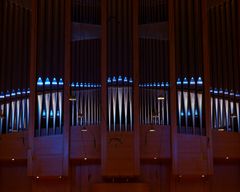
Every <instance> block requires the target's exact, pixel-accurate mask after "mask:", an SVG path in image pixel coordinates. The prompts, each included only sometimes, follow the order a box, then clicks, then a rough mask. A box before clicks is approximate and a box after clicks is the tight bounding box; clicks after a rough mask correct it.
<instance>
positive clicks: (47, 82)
mask: <svg viewBox="0 0 240 192" xmlns="http://www.w3.org/2000/svg"><path fill="white" fill-rule="evenodd" d="M44 84H45V85H51V82H50V80H49V78H48V77H47V78H46V80H45V83H44Z"/></svg>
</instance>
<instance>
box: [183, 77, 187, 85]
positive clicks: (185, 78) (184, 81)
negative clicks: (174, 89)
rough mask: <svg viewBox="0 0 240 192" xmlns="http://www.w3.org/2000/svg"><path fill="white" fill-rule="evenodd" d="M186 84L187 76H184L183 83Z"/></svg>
mask: <svg viewBox="0 0 240 192" xmlns="http://www.w3.org/2000/svg"><path fill="white" fill-rule="evenodd" d="M187 84H188V80H187V77H184V79H183V85H187Z"/></svg>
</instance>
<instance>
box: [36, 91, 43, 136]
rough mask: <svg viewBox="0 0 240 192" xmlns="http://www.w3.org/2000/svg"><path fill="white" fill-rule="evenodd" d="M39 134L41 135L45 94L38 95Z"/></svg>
mask: <svg viewBox="0 0 240 192" xmlns="http://www.w3.org/2000/svg"><path fill="white" fill-rule="evenodd" d="M37 99H38V136H40V135H41V119H42V102H43V95H38V96H37Z"/></svg>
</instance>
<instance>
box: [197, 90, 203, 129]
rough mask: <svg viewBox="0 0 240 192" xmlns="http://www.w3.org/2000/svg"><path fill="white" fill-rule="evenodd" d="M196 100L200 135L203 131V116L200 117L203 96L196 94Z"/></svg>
mask: <svg viewBox="0 0 240 192" xmlns="http://www.w3.org/2000/svg"><path fill="white" fill-rule="evenodd" d="M197 98H198V109H199V121H200V134H202V133H203V131H202V130H203V116H202V112H203V110H202V106H203V94H202V93H198V94H197Z"/></svg>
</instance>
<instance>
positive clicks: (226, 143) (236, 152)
mask: <svg viewBox="0 0 240 192" xmlns="http://www.w3.org/2000/svg"><path fill="white" fill-rule="evenodd" d="M212 139H213V141H212V142H213V157H214V159H216V160H226V162H227V160H229V161H231V160H240V135H239V134H238V133H232V132H219V131H215V130H214V131H213V135H212ZM226 157H228V159H226Z"/></svg>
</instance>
